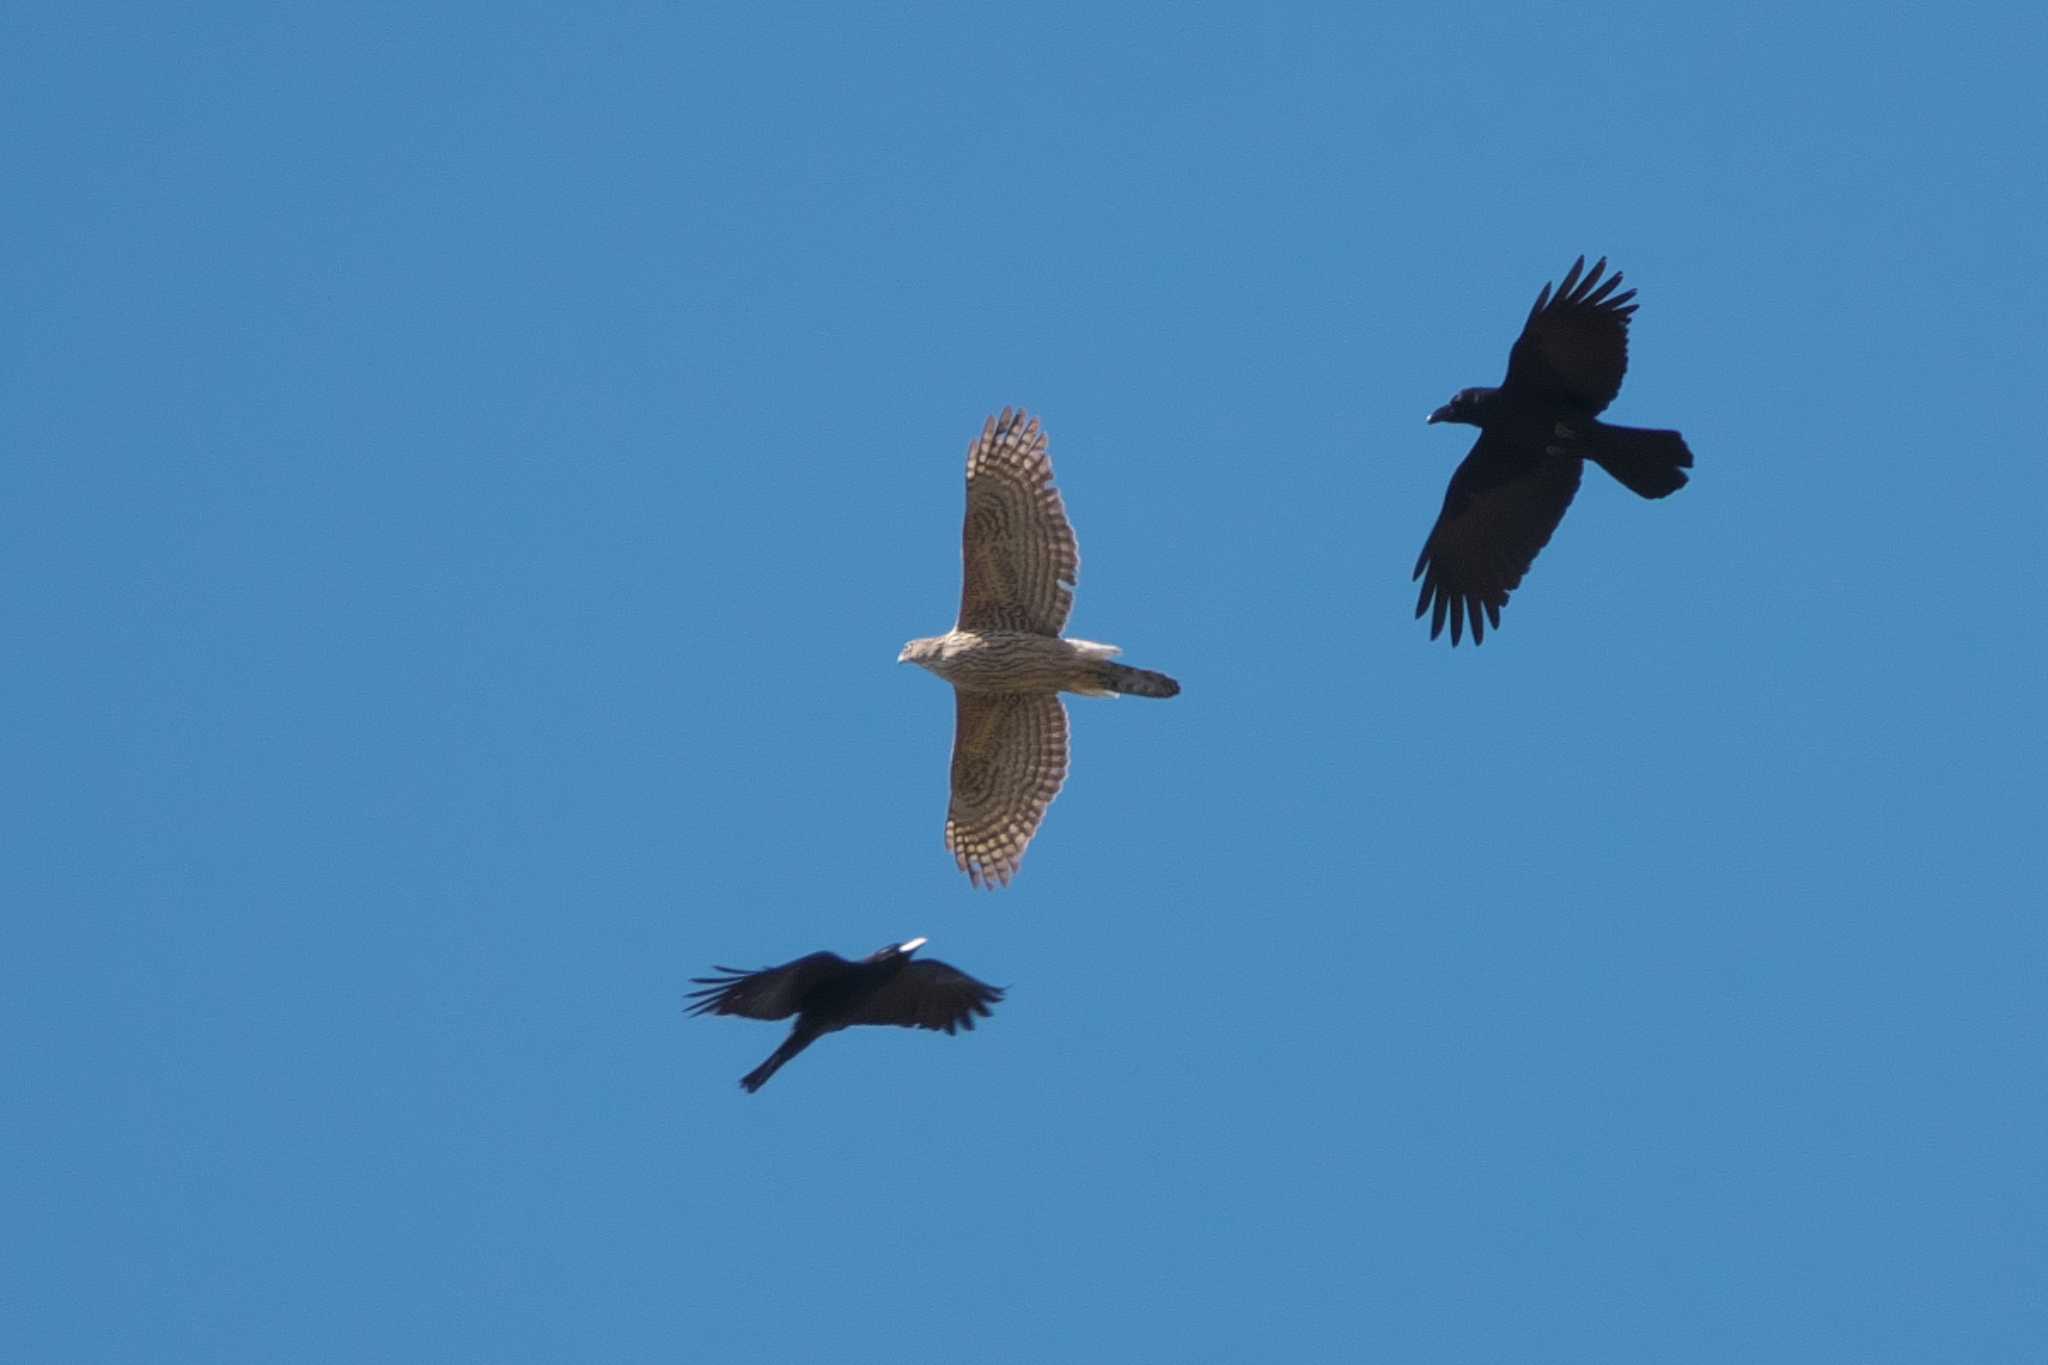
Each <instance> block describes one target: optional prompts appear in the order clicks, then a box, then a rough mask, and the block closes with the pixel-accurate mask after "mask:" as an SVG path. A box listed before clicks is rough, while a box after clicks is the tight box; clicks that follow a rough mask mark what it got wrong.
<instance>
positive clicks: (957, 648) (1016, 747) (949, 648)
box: [896, 408, 1180, 887]
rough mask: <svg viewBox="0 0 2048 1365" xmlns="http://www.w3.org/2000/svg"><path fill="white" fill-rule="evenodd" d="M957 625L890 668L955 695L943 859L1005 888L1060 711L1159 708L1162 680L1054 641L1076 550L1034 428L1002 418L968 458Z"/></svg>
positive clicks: (1045, 775)
mask: <svg viewBox="0 0 2048 1365" xmlns="http://www.w3.org/2000/svg"><path fill="white" fill-rule="evenodd" d="M960 546H961V558H962V569H963V572H962V574H961V589H960V617H959V620H958V621H957V622H955V624H954V626H953V628H952V629H951V630H949V631H947V632H946V633H945V634H944V635H935V636H933V637H931V638H930V639H925V640H912V641H911V642H910V643H909V644H907V645H905V646H904V647H903V652H902V653H901V654H898V655H897V656H896V662H898V663H913V664H916V665H918V666H919V667H920V668H926V669H930V670H931V671H932V672H933V673H936V674H938V675H939V676H940V677H941V678H944V679H945V680H946V681H947V682H949V683H951V684H953V694H954V701H953V797H952V802H951V804H950V805H949V806H948V807H947V809H946V847H947V848H948V849H950V850H952V853H953V861H954V862H955V863H957V864H958V865H959V867H960V870H961V871H962V872H965V873H966V874H967V879H968V880H969V881H971V882H973V883H974V884H975V885H976V886H989V887H996V886H1005V885H1008V884H1009V880H1010V878H1012V877H1014V876H1015V875H1017V866H1018V864H1019V863H1021V862H1022V861H1023V860H1024V850H1025V849H1026V848H1027V847H1028V846H1029V845H1030V843H1031V836H1032V835H1034V834H1036V833H1037V832H1038V823H1039V821H1041V820H1043V819H1044V818H1045V808H1046V807H1047V806H1049V805H1051V804H1052V799H1053V797H1055V796H1057V795H1059V790H1060V785H1061V784H1062V783H1063V782H1065V781H1066V777H1067V708H1066V707H1065V706H1064V705H1063V704H1061V702H1060V695H1059V694H1060V693H1062V692H1073V693H1076V694H1077V695H1080V696H1083V697H1113V696H1117V695H1118V694H1123V695H1126V696H1136V697H1171V696H1175V695H1177V694H1178V693H1179V692H1180V684H1179V683H1177V682H1175V681H1174V680H1173V679H1172V678H1169V677H1167V676H1166V675H1165V674H1164V673H1154V672H1152V671H1150V670H1149V669H1143V668H1131V667H1129V666H1127V665H1125V664H1120V663H1113V662H1111V659H1112V657H1113V656H1114V655H1116V654H1117V653H1118V652H1119V651H1118V649H1117V647H1116V646H1115V645H1100V644H1096V643H1095V642H1094V641H1092V640H1066V639H1061V638H1060V631H1061V630H1063V629H1065V627H1066V624H1067V613H1068V612H1069V611H1071V610H1072V609H1073V605H1074V581H1075V579H1076V578H1077V577H1079V575H1080V572H1081V549H1080V546H1079V544H1078V543H1077V542H1076V541H1075V539H1074V528H1073V527H1072V526H1070V525H1069V524H1068V523H1067V509H1066V504H1065V503H1064V502H1062V501H1061V499H1060V493H1059V490H1058V489H1057V488H1054V487H1053V486H1052V458H1051V456H1049V455H1048V454H1047V453H1046V443H1045V432H1044V431H1043V430H1042V429H1041V428H1040V427H1039V425H1038V419H1037V418H1035V417H1028V416H1026V415H1025V414H1024V413H1022V412H1014V413H1013V412H1012V411H1011V410H1010V409H1008V408H1004V409H1003V411H1002V415H1001V416H999V417H991V418H989V419H988V421H987V422H986V423H985V424H984V425H983V426H982V429H981V436H980V438H979V439H978V440H976V441H975V442H974V444H972V445H970V446H969V447H968V448H967V521H966V525H965V528H964V530H963V531H962V533H961V541H960Z"/></svg>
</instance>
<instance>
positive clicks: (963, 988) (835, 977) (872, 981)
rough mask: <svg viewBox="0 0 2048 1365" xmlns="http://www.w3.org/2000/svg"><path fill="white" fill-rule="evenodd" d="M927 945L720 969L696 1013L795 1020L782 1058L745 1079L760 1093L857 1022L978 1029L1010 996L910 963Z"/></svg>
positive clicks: (919, 942) (953, 972)
mask: <svg viewBox="0 0 2048 1365" xmlns="http://www.w3.org/2000/svg"><path fill="white" fill-rule="evenodd" d="M924 943H925V940H923V939H921V938H914V939H912V940H910V942H908V943H896V944H891V945H890V946H888V947H886V948H883V949H882V950H880V951H879V952H877V953H876V954H875V955H874V956H873V957H870V958H868V959H867V960H866V961H864V962H848V961H847V960H846V959H845V958H843V957H841V956H839V954H837V953H812V954H811V955H810V956H808V957H800V958H798V959H797V960H796V961H794V962H785V963H783V964H782V965H781V966H780V967H764V968H762V969H761V970H760V971H758V972H742V971H737V970H735V969H734V968H731V967H717V968H714V969H713V970H715V971H719V972H723V973H724V975H723V976H700V977H696V978H694V982H695V984H697V985H700V986H702V987H704V989H703V990H701V991H691V992H690V999H692V1000H694V1001H696V1002H697V1003H695V1004H694V1005H691V1006H690V1013H692V1014H737V1015H739V1016H740V1017H742V1018H744V1019H787V1018H789V1016H790V1015H792V1014H794V1015H795V1016H796V1027H795V1028H793V1029H791V1030H790V1032H789V1037H788V1038H787V1039H785V1040H784V1041H783V1044H782V1046H781V1047H779V1048H776V1049H775V1052H774V1055H773V1056H771V1057H769V1058H768V1060H767V1061H765V1062H763V1063H761V1065H759V1066H757V1067H755V1068H754V1069H753V1070H752V1071H749V1072H748V1073H747V1074H746V1075H744V1076H742V1077H740V1085H741V1086H742V1087H744V1088H745V1089H746V1090H747V1092H748V1093H750V1094H751V1093H752V1092H754V1091H756V1090H759V1089H760V1088H761V1087H762V1086H763V1085H765V1084H766V1083H767V1081H768V1078H769V1077H770V1076H773V1075H774V1074H775V1073H776V1072H777V1071H778V1070H780V1069H781V1067H782V1064H783V1063H784V1062H786V1061H788V1060H789V1059H790V1058H792V1057H794V1056H796V1054H797V1053H799V1052H802V1051H803V1050H804V1049H805V1048H807V1047H809V1046H810V1045H811V1044H812V1043H814V1042H816V1041H817V1040H818V1039H820V1038H822V1037H824V1036H825V1035H826V1034H828V1033H833V1032H836V1031H837V1030H839V1029H843V1028H847V1027H849V1026H851V1025H853V1024H895V1025H898V1026H899V1027H902V1028H928V1029H943V1030H944V1031H946V1032H947V1033H951V1032H953V1031H954V1030H955V1029H962V1028H964V1029H972V1028H973V1027H974V1017H975V1016H976V1015H980V1016H981V1017H982V1018H984V1019H986V1018H988V1016H989V1006H990V1005H993V1004H995V1003H996V1002H997V1001H998V1000H1001V999H1002V998H1003V992H1002V991H1001V990H1000V989H999V988H997V987H995V986H987V985H983V984H982V983H981V982H979V981H976V980H975V979H974V978H973V977H971V976H969V975H967V973H965V972H963V971H959V970H957V969H955V968H952V967H949V966H947V965H946V964H945V963H943V962H935V961H929V960H925V961H918V962H913V961H911V960H910V955H911V954H912V953H914V952H916V951H917V950H918V949H919V948H921V947H923V946H924Z"/></svg>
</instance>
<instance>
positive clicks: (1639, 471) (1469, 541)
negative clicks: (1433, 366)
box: [1414, 256, 1692, 646]
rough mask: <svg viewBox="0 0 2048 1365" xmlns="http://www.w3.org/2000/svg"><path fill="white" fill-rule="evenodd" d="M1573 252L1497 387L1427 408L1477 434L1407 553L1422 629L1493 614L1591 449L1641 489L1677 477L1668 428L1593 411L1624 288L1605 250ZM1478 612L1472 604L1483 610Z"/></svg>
mask: <svg viewBox="0 0 2048 1365" xmlns="http://www.w3.org/2000/svg"><path fill="white" fill-rule="evenodd" d="M1585 265H1586V258H1585V257H1584V256H1581V257H1579V259H1578V260H1577V261H1575V262H1573V263H1572V268H1571V270H1570V271H1569V272H1568V273H1567V274H1566V275H1565V277H1564V283H1562V284H1560V285H1559V286H1558V287H1557V293H1556V294H1554V295H1553V294H1552V293H1551V292H1550V286H1549V285H1547V284H1546V285H1544V286H1543V292H1542V293H1540V294H1538V295H1537V296H1536V306H1535V307H1533V308H1531V309H1530V310H1529V320H1528V321H1527V322H1525V323H1523V324H1522V335H1521V336H1520V337H1518V338H1517V339H1516V341H1515V347H1514V349H1513V350H1511V351H1509V352H1508V375H1507V378H1506V379H1505V380H1503V381H1502V382H1501V386H1500V387H1499V388H1497V389H1461V390H1460V391H1459V392H1458V393H1456V394H1455V395H1453V396H1452V398H1451V401H1450V402H1448V403H1446V404H1444V405H1443V406H1442V407H1440V408H1438V409H1437V410H1436V411H1435V412H1432V413H1431V414H1430V415H1429V420H1430V421H1431V422H1432V423H1436V422H1463V423H1465V424H1466V425H1467V426H1474V427H1478V428H1479V440H1478V441H1477V442H1475V443H1474V444H1473V446H1472V451H1471V453H1470V454H1469V455H1467V456H1466V457H1465V462H1464V463H1463V464H1461V465H1459V466H1458V472H1457V473H1455V474H1453V475H1451V486H1450V489H1449V490H1448V491H1447V492H1446V493H1445V494H1444V510H1443V511H1442V512H1441V513H1439V514H1438V515H1437V519H1436V526H1435V527H1434V528H1433V529H1432V530H1431V531H1430V533H1429V539H1428V541H1426V542H1425V543H1424V544H1423V547H1422V555H1421V557H1420V558H1418V559H1417V560H1416V561H1415V575H1414V576H1415V577H1417V578H1420V579H1421V580H1422V595H1421V596H1420V597H1419V598H1417V599H1416V602H1415V614H1416V616H1418V617H1420V616H1421V615H1422V613H1423V612H1425V611H1429V610H1430V607H1431V604H1432V602H1433V603H1434V604H1435V611H1434V612H1433V613H1432V615H1431V616H1430V622H1429V638H1430V639H1432V640H1434V639H1436V637H1437V636H1439V635H1441V634H1442V633H1443V629H1444V617H1445V615H1446V614H1448V615H1449V617H1450V621H1451V644H1452V645H1453V646H1455V645H1456V644H1457V643H1458V640H1459V637H1460V636H1461V635H1462V634H1463V631H1464V627H1465V625H1466V624H1467V623H1469V624H1470V625H1471V627H1472V643H1473V644H1475V645H1477V644H1479V643H1480V642H1481V641H1482V640H1484V639H1485V638H1486V628H1487V626H1489V625H1491V626H1496V627H1498V626H1499V625H1500V609H1501V608H1502V607H1504V606H1506V605H1507V602H1508V594H1509V593H1511V592H1513V591H1514V590H1515V588H1516V587H1518V586H1519V585H1520V584H1521V582H1522V575H1523V574H1525V573H1527V572H1528V571H1529V565H1530V564H1532V563H1534V562H1535V559H1536V552H1537V551H1539V550H1541V549H1542V548H1543V547H1544V545H1545V544H1547V543H1548V542H1549V540H1550V534H1551V532H1553V531H1555V530H1556V529H1557V523H1558V522H1559V521H1561V520H1563V519H1564V509H1565V508H1567V507H1569V506H1571V503H1572V495H1573V494H1574V493H1577V492H1578V491H1579V474H1580V472H1581V471H1582V470H1583V469H1584V467H1585V462H1586V461H1587V460H1591V461H1592V462H1593V463H1594V464H1597V465H1599V466H1600V467H1601V468H1602V469H1604V470H1606V471H1607V472H1608V473H1609V474H1612V475H1613V476H1614V477H1615V478H1616V479H1619V480H1620V481H1621V483H1622V485H1623V486H1624V487H1626V488H1628V489H1630V490H1632V491H1634V492H1636V493H1639V494H1641V495H1642V496H1643V497H1646V498H1661V497H1664V496H1666V495H1668V494H1671V493H1674V492H1676V491H1678V490H1679V489H1681V488H1683V487H1685V474H1684V471H1685V470H1687V469H1689V468H1691V467H1692V452H1691V451H1690V450H1687V449H1686V447H1685V438H1684V437H1682V436H1680V435H1679V434H1678V433H1677V432H1675V431H1649V430H1645V429H1644V428H1641V427H1614V426H1609V425H1607V424H1606V423H1605V422H1598V421H1595V420H1594V418H1595V417H1596V416H1598V414H1599V413H1600V412H1601V410H1602V409H1604V408H1605V407H1606V406H1607V405H1608V404H1609V403H1611V402H1613V401H1614V395H1615V394H1616V393H1618V392H1620V390H1621V376H1622V374H1623V373H1624V372H1625V371H1626V370H1627V369H1628V320H1629V315H1630V314H1632V313H1634V312H1635V311H1636V305H1635V304H1633V303H1630V302H1629V300H1630V299H1632V298H1634V297H1635V296H1636V291H1635V290H1633V289H1626V290H1623V291H1622V292H1621V293H1619V294H1617V293H1615V292H1614V289H1615V286H1617V285H1619V284H1620V283H1621V273H1620V272H1619V271H1616V272H1615V273H1614V274H1612V275H1609V276H1608V277H1607V278H1606V280H1604V281H1603V280H1602V279H1601V278H1600V272H1601V271H1602V270H1604V269H1606V267H1607V258H1606V257H1604V256H1603V257H1601V258H1600V259H1599V260H1598V261H1596V262H1594V265H1593V268H1592V269H1591V270H1586V269H1585ZM1482 612H1483V613H1484V615H1482V614H1481V613H1482Z"/></svg>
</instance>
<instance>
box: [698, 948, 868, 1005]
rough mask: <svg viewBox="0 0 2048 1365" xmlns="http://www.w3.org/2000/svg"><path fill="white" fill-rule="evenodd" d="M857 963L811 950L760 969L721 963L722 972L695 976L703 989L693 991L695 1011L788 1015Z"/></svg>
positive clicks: (717, 969) (718, 969)
mask: <svg viewBox="0 0 2048 1365" xmlns="http://www.w3.org/2000/svg"><path fill="white" fill-rule="evenodd" d="M852 965H853V964H851V963H849V962H848V961H847V960H846V959H845V958H843V957H841V956H839V954H837V953H810V954H807V955H806V956H804V957H800V958H797V959H796V960H795V961H794V962H785V963H783V964H782V965H781V966H780V967H763V968H762V969H761V970H760V971H757V972H747V971H740V970H738V969H736V968H732V967H717V968H714V969H713V970H715V971H717V972H719V973H721V975H718V976H699V977H692V978H691V980H692V982H693V983H694V984H696V985H699V986H702V987H703V988H704V989H703V990H698V991H691V992H690V993H689V997H688V998H689V999H690V1000H692V1001H693V1002H695V1003H693V1004H691V1005H690V1007H689V1012H690V1013H691V1014H737V1015H739V1016H740V1017H742V1018H745V1019H787V1018H789V1016H790V1015H792V1014H795V1013H796V1012H797V1010H799V1009H800V1008H802V1005H803V999H804V995H805V993H806V992H808V991H809V990H810V989H811V987H813V986H815V985H816V984H817V983H818V982H819V981H821V980H823V979H824V978H826V977H829V976H831V975H832V974H833V973H835V972H840V971H845V970H847V969H849V968H850V967H851V966H852Z"/></svg>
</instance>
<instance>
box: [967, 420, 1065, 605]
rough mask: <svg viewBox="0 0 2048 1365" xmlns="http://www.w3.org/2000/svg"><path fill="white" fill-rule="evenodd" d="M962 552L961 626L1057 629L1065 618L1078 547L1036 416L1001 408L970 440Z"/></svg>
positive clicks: (1043, 434) (1043, 433)
mask: <svg viewBox="0 0 2048 1365" xmlns="http://www.w3.org/2000/svg"><path fill="white" fill-rule="evenodd" d="M960 552H961V566H962V579H963V581H962V585H961V592H960V625H959V629H961V630H971V631H988V630H1027V631H1033V632H1036V633H1037V634H1040V635H1058V634H1059V633H1060V630H1061V628H1062V627H1063V626H1065V625H1066V623H1067V613H1068V612H1069V611H1070V610H1072V608H1073V605H1074V583H1075V581H1076V580H1077V579H1078V578H1079V576H1080V573H1081V550H1080V546H1079V545H1078V544H1076V543H1075V540H1074V528H1073V527H1072V526H1069V525H1068V524H1067V509H1066V506H1065V504H1063V503H1062V502H1061V501H1060V493H1059V490H1058V489H1057V488H1054V487H1053V486H1052V459H1051V457H1050V456H1049V455H1047V454H1046V449H1045V432H1044V431H1043V430H1041V429H1040V427H1039V425H1038V419H1037V418H1035V417H1031V418H1027V417H1026V416H1025V414H1024V413H1022V412H1015V413H1013V412H1011V410H1010V409H1008V408H1004V409H1003V411H1002V415H1001V416H999V417H991V418H989V419H988V422H987V424H986V425H985V426H983V427H982V429H981V438H980V439H979V440H977V441H976V442H975V443H974V444H973V445H972V446H970V447H968V450H967V522H966V526H965V528H964V530H963V531H962V533H961V546H960Z"/></svg>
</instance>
